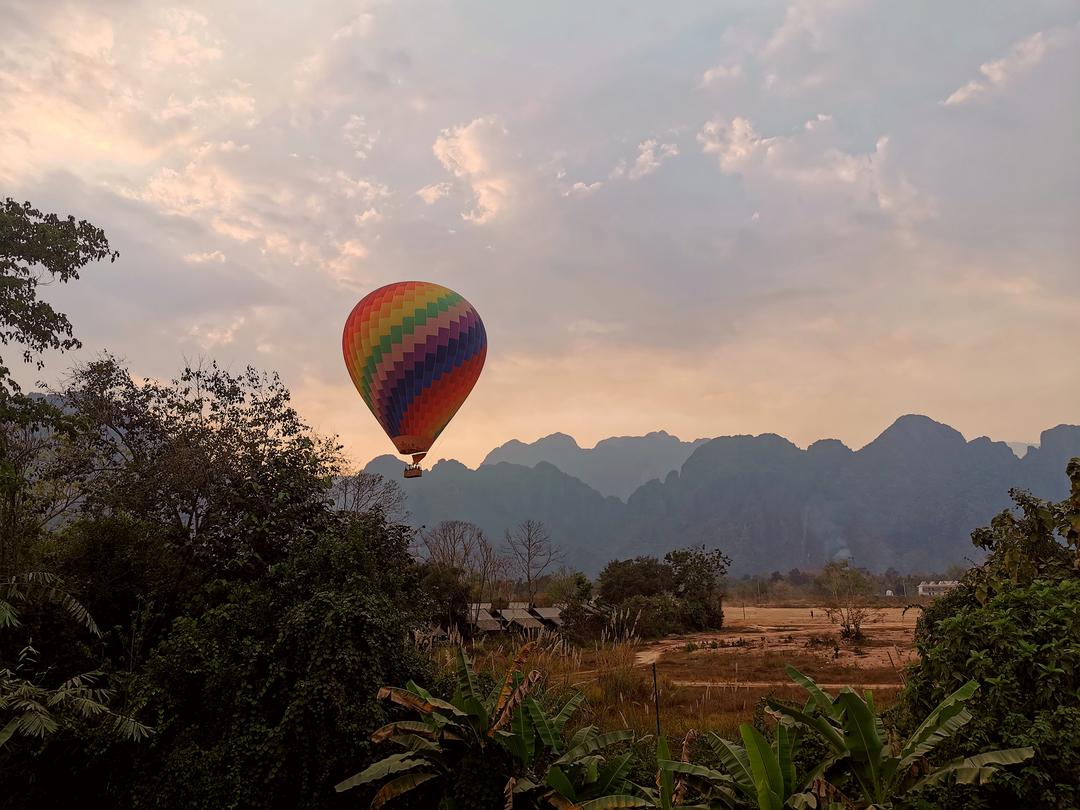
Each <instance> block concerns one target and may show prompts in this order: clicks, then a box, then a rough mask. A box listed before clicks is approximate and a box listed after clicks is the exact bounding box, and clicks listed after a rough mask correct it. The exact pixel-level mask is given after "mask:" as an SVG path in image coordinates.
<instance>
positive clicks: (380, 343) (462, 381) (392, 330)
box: [341, 281, 487, 455]
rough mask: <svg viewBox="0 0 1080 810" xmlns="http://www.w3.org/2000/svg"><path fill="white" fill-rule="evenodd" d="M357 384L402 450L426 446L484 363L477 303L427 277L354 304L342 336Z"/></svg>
mask: <svg viewBox="0 0 1080 810" xmlns="http://www.w3.org/2000/svg"><path fill="white" fill-rule="evenodd" d="M341 344H342V349H343V351H344V353H345V365H346V366H347V367H348V369H349V376H351V377H352V381H353V384H354V385H355V386H356V390H357V391H359V392H360V396H361V397H363V399H364V402H366V403H367V406H368V407H369V408H370V409H371V412H372V413H373V414H375V418H376V419H377V420H378V421H379V424H380V425H382V428H383V430H385V431H386V435H387V436H389V437H390V439H391V441H393V443H394V446H395V447H396V448H397V451H398V452H399V453H402V454H405V455H409V454H414V453H426V452H427V451H428V449H430V447H431V445H432V443H433V442H434V441H435V439H437V438H438V436H439V434H440V433H442V431H443V428H445V427H446V425H447V423H449V421H450V420H451V419H452V418H453V417H454V414H455V413H457V410H458V408H460V407H461V405H462V403H463V402H465V398H466V397H467V396H469V392H470V391H472V388H473V386H474V385H475V384H476V380H477V378H479V376H480V370H481V369H482V368H483V367H484V358H485V357H486V356H487V333H486V332H485V331H484V323H483V321H481V320H480V316H479V315H478V314H477V313H476V310H475V309H473V307H472V304H470V303H469V302H468V301H466V300H465V299H464V298H462V297H461V296H460V295H458V294H457V293H456V292H454V291H453V290H449V289H447V288H446V287H442V286H440V285H438V284H431V283H429V282H426V281H399V282H396V283H394V284H388V285H386V286H385V287H380V288H379V289H377V290H375V291H374V292H372V293H369V294H368V295H366V296H365V297H364V298H362V299H361V300H360V302H359V303H358V304H357V305H356V306H355V307H353V310H352V312H351V313H350V314H349V318H348V320H346V321H345V330H344V332H343V333H342V336H341Z"/></svg>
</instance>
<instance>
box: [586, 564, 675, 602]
mask: <svg viewBox="0 0 1080 810" xmlns="http://www.w3.org/2000/svg"><path fill="white" fill-rule="evenodd" d="M596 585H597V591H598V594H599V597H600V600H601V601H602V602H604V603H606V604H609V605H619V604H622V603H623V602H625V601H626V600H627V599H630V598H631V597H633V596H658V595H659V594H662V593H664V592H666V591H670V590H671V589H672V587H673V583H672V573H671V567H670V566H669V565H666V564H664V563H661V562H660V561H659V560H658V559H656V557H646V556H642V557H634V558H633V559H632V560H612V561H611V562H609V563H608V564H607V565H605V566H604V569H603V570H602V571H601V572H600V576H599V577H597V580H596Z"/></svg>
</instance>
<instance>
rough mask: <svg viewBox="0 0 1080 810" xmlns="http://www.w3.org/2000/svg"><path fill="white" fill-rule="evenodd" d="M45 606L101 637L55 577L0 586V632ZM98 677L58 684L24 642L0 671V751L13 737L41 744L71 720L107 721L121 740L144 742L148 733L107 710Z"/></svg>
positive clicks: (42, 575)
mask: <svg viewBox="0 0 1080 810" xmlns="http://www.w3.org/2000/svg"><path fill="white" fill-rule="evenodd" d="M45 605H54V606H56V607H57V608H59V609H60V610H61V611H62V612H63V613H64V614H65V615H66V616H67V617H68V619H70V621H71V622H73V623H74V624H76V625H78V626H79V627H81V628H82V629H83V630H84V631H86V632H87V633H89V634H91V635H94V636H100V635H101V631H100V630H99V629H98V626H97V623H96V622H95V621H94V619H93V617H92V616H91V615H90V612H89V611H88V610H87V609H86V608H85V607H84V606H83V605H82V604H81V603H80V602H79V601H78V600H76V599H75V598H74V597H73V596H72V595H71V594H70V593H69V592H68V591H67V589H66V588H65V587H64V583H63V582H62V581H61V580H60V579H59V578H58V577H56V576H55V575H53V574H49V573H47V572H33V573H29V574H23V575H21V576H15V577H7V578H4V579H2V580H0V629H8V630H15V629H19V628H21V627H23V623H22V620H21V618H20V616H21V613H22V612H23V611H24V610H26V609H31V610H33V609H40V608H41V607H43V606H45ZM4 646H5V647H9V646H10V645H4ZM100 676H101V673H100V672H86V673H83V674H81V675H71V676H68V677H67V678H64V679H63V680H61V681H59V682H58V683H57V682H56V676H55V675H54V674H53V673H51V672H49V671H48V669H47V668H43V667H42V666H41V665H40V657H39V652H38V650H36V649H35V648H34V647H33V646H32V641H31V640H29V639H27V640H26V642H25V644H24V646H22V647H21V649H19V651H18V655H17V658H16V661H15V663H14V664H5V665H4V666H3V667H2V668H0V747H3V746H5V745H6V744H7V743H8V742H9V741H10V740H12V738H13V737H14V736H15V735H16V734H19V735H23V736H26V737H38V738H44V737H45V736H46V735H47V734H53V733H55V732H56V731H57V730H58V729H60V727H61V725H62V724H64V723H68V722H70V721H71V719H72V718H85V719H95V718H96V719H104V718H108V719H111V720H112V721H113V723H112V726H113V730H114V731H115V732H117V733H119V734H121V735H122V736H125V737H127V738H129V739H133V740H139V739H142V738H144V737H146V736H148V735H149V733H150V729H149V728H147V727H146V726H144V725H142V724H141V723H139V722H138V721H136V720H134V719H133V718H131V717H128V716H126V715H123V714H118V713H116V712H114V711H112V710H111V709H110V708H109V707H108V705H106V704H107V703H108V701H110V700H111V699H112V698H113V697H114V693H113V691H112V690H110V689H107V688H102V687H97V686H95V683H96V682H97V681H98V680H99V679H100ZM50 683H51V684H53V685H50Z"/></svg>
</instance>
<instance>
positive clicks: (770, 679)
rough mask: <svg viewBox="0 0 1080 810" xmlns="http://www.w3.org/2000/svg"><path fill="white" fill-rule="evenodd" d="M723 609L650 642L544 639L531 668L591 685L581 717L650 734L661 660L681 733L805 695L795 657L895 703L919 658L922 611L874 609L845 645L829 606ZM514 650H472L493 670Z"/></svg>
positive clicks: (665, 710) (665, 697) (572, 685)
mask: <svg viewBox="0 0 1080 810" xmlns="http://www.w3.org/2000/svg"><path fill="white" fill-rule="evenodd" d="M725 613H726V617H725V626H724V628H723V630H720V631H717V632H709V633H696V634H692V635H685V636H677V637H669V638H665V639H662V640H660V641H657V642H653V643H650V644H632V643H621V644H607V645H599V644H598V645H596V646H594V647H593V648H591V649H586V650H575V651H570V652H564V651H561V650H558V649H557V648H555V647H552V646H548V647H546V648H545V647H544V645H543V644H541V646H540V649H539V650H538V651H537V652H535V653H534V654H533V655H532V656H531V657H530V660H529V661H528V662H527V664H526V666H527V667H535V668H537V669H539V670H540V671H541V672H544V673H546V675H547V685H548V688H549V690H553V691H555V692H556V693H558V692H563V691H565V692H567V693H568V692H570V691H571V690H574V689H579V690H581V691H582V692H584V693H585V695H586V697H587V698H588V708H587V709H585V710H584V711H583V713H582V716H581V718H580V719H581V722H583V723H595V724H596V725H599V726H601V727H603V728H617V727H629V728H633V729H635V730H636V731H639V732H640V733H643V734H645V733H650V732H651V731H653V730H654V729H655V722H656V721H655V711H656V709H655V704H654V701H653V681H652V678H653V672H652V665H653V664H655V665H656V677H657V683H658V686H659V692H660V712H661V717H662V720H663V725H664V730H665V732H666V733H668V734H669V735H672V736H681V735H682V734H684V733H685V732H686V731H688V730H690V729H695V730H698V731H704V730H708V731H718V732H720V733H722V734H732V733H734V732H735V729H736V728H737V726H738V724H739V723H742V722H747V721H749V720H751V719H752V717H753V714H754V711H755V709H756V707H757V705H758V702H759V701H760V699H761V698H763V697H778V698H798V699H800V700H801V699H802V698H803V697H804V696H805V693H804V692H803V691H802V690H801V689H800V688H799V687H795V686H793V685H792V684H791V681H790V679H789V678H788V677H787V675H786V674H785V672H784V667H785V666H786V665H788V664H791V665H794V666H795V667H797V668H798V669H799V670H801V671H802V672H803V673H804V674H806V675H809V676H810V677H812V678H814V679H815V680H816V681H818V683H819V684H820V685H822V686H823V687H824V688H826V689H828V690H831V691H835V690H837V689H839V688H840V687H842V686H853V687H857V688H865V689H870V690H871V691H873V693H874V698H875V701H876V702H877V704H878V705H879V706H888V705H889V704H890V703H892V702H893V701H894V700H895V698H896V694H897V692H898V691H899V689H900V687H901V686H902V684H903V678H904V667H905V666H906V665H907V664H910V663H912V662H914V661H915V660H916V656H915V652H914V648H913V634H914V629H915V621H916V619H917V616H918V614H917V612H915V611H908V613H907V614H906V615H903V613H902V610H901V609H900V608H892V607H890V608H882V609H880V610H877V611H876V612H875V615H874V616H873V618H872V619H871V620H870V621H868V622H867V623H866V624H865V625H864V633H865V635H866V638H865V640H863V641H862V642H860V643H858V644H854V645H848V644H843V643H840V641H839V638H838V635H837V628H836V626H835V625H833V624H831V623H830V622H829V620H828V619H827V618H826V616H825V611H824V609H823V608H818V607H813V608H811V607H798V608H792V607H751V606H747V607H745V608H744V607H741V606H740V607H734V608H728V609H727V610H726V611H725ZM811 613H812V615H811ZM512 654H513V648H512V647H511V646H509V645H507V646H492V647H485V646H482V645H481V646H477V647H474V648H473V655H474V657H475V658H476V663H477V668H478V669H479V670H481V671H484V670H486V671H488V672H490V673H491V674H492V675H495V674H496V673H497V672H499V671H500V668H501V667H504V666H505V664H506V662H507V660H508V659H509V658H510V657H512Z"/></svg>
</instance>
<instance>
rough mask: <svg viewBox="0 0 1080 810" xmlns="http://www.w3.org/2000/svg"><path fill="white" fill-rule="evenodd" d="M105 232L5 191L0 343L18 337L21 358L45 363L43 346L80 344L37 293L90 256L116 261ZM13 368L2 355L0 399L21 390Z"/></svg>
mask: <svg viewBox="0 0 1080 810" xmlns="http://www.w3.org/2000/svg"><path fill="white" fill-rule="evenodd" d="M119 255H120V254H119V253H118V252H116V251H114V250H112V249H111V248H110V247H109V240H108V239H107V238H106V237H105V233H104V232H103V231H102V230H101V229H100V228H96V227H94V226H93V225H91V224H90V223H89V222H86V221H85V220H81V221H79V222H76V221H75V218H74V217H71V216H69V217H66V218H63V219H61V218H60V217H59V216H57V215H56V214H44V213H42V212H41V211H39V210H37V209H36V208H34V207H33V206H32V205H31V204H30V203H28V202H24V203H18V202H16V201H15V200H13V199H11V198H10V197H7V198H5V199H4V202H3V205H0V344H3V345H4V346H7V345H9V344H11V343H13V342H14V343H17V344H19V345H20V346H21V347H22V350H23V361H24V362H26V363H34V364H35V365H36V366H37V368H42V367H43V366H44V361H43V360H42V359H41V355H42V353H43V352H45V351H48V350H50V349H52V350H58V351H61V352H63V351H68V350H70V349H77V348H79V347H80V346H81V345H82V344H81V343H80V342H79V341H78V339H77V338H75V336H74V333H73V331H72V326H71V322H70V321H69V320H68V318H67V316H66V315H64V314H63V313H60V312H57V311H56V310H54V309H53V308H52V306H51V305H50V304H49V303H48V302H47V301H43V300H41V299H40V298H39V297H38V288H39V287H40V286H42V285H43V284H50V283H57V282H58V283H60V284H66V283H67V282H69V281H72V280H74V279H77V278H78V277H79V271H80V270H81V269H82V268H83V267H85V266H86V265H87V264H89V263H90V262H94V261H102V260H104V259H108V260H109V261H110V262H112V261H116V258H117V256H119ZM19 390H20V389H19V386H18V384H17V383H16V382H15V381H14V380H13V379H11V369H10V368H9V367H8V366H7V365H6V364H5V362H4V360H3V358H0V401H5V400H7V399H8V398H9V397H10V395H11V394H12V393H16V392H18V391H19Z"/></svg>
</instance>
